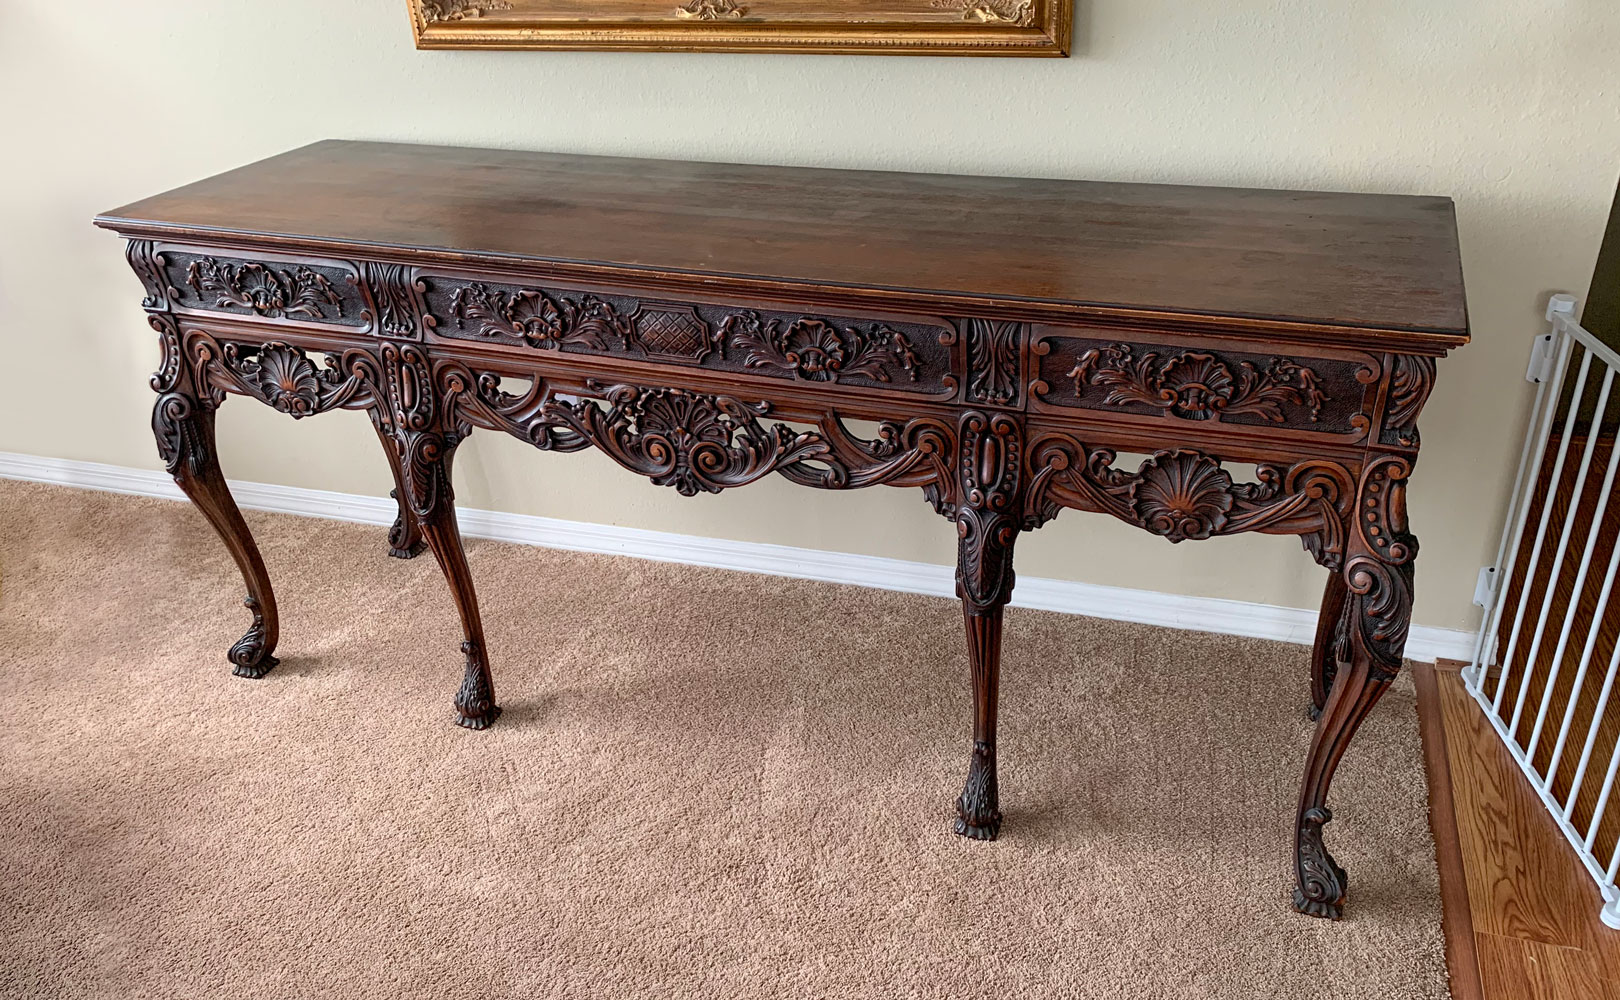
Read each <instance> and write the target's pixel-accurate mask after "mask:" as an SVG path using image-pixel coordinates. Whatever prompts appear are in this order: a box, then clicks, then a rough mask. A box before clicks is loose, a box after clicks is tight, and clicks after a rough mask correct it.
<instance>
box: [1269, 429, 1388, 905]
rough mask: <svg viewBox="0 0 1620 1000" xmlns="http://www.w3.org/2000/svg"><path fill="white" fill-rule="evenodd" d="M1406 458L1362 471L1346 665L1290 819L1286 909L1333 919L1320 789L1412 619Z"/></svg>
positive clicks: (1335, 886) (1352, 546)
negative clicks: (1291, 877)
mask: <svg viewBox="0 0 1620 1000" xmlns="http://www.w3.org/2000/svg"><path fill="white" fill-rule="evenodd" d="M1410 472H1411V462H1410V460H1409V459H1405V458H1400V457H1384V458H1378V459H1375V460H1373V461H1372V462H1370V463H1369V464H1368V466H1367V469H1366V471H1364V472H1363V473H1362V477H1361V486H1360V489H1359V490H1358V495H1357V497H1356V505H1355V507H1354V513H1353V518H1354V524H1353V525H1350V526H1348V527H1349V528H1350V531H1349V536H1350V538H1349V542H1348V544H1347V546H1346V551H1345V561H1344V583H1345V589H1346V591H1347V595H1346V600H1347V607H1346V612H1347V619H1346V624H1347V630H1348V636H1347V639H1348V642H1347V645H1348V647H1349V648H1348V650H1347V652H1348V654H1349V657H1348V662H1347V663H1346V664H1344V665H1343V666H1341V667H1340V668H1339V670H1338V675H1337V677H1336V678H1335V679H1334V681H1333V687H1332V690H1331V691H1330V692H1329V694H1328V696H1327V701H1326V704H1325V705H1324V706H1323V710H1322V715H1321V718H1320V719H1318V720H1317V723H1316V736H1315V739H1314V740H1313V741H1312V744H1311V751H1310V756H1309V757H1308V758H1307V760H1306V764H1305V782H1304V785H1303V787H1302V788H1301V789H1300V796H1299V814H1298V819H1297V824H1296V850H1295V874H1296V876H1297V883H1296V885H1295V888H1294V908H1295V909H1297V910H1299V911H1300V912H1301V913H1307V914H1310V915H1311V916H1314V917H1329V918H1332V919H1338V918H1339V917H1340V916H1341V915H1342V914H1343V912H1344V900H1345V895H1346V892H1347V888H1348V883H1347V880H1346V876H1345V872H1344V869H1343V868H1340V867H1339V866H1338V864H1337V863H1336V862H1335V861H1334V860H1333V856H1332V855H1331V854H1329V853H1328V850H1327V847H1326V846H1325V845H1324V844H1323V842H1322V827H1323V825H1324V824H1326V823H1327V822H1328V821H1329V820H1331V819H1332V818H1333V813H1332V812H1331V811H1330V810H1329V809H1328V805H1327V795H1328V786H1329V784H1331V783H1332V781H1333V772H1334V771H1335V770H1336V769H1337V768H1338V766H1339V761H1340V759H1342V758H1343V756H1344V752H1345V749H1346V748H1347V747H1348V746H1349V745H1350V740H1351V738H1352V737H1354V736H1355V733H1356V730H1357V728H1359V727H1360V725H1361V722H1362V720H1363V719H1365V718H1366V717H1367V714H1368V713H1369V712H1371V711H1372V708H1373V706H1374V705H1376V704H1377V703H1378V699H1379V698H1380V697H1381V696H1382V695H1383V693H1384V690H1385V689H1386V688H1388V687H1389V683H1390V681H1392V680H1394V678H1395V675H1396V673H1397V672H1398V671H1399V670H1400V668H1401V656H1402V653H1403V652H1404V651H1405V648H1406V635H1407V631H1408V629H1409V628H1410V626H1411V621H1412V579H1413V560H1414V558H1415V557H1416V556H1417V539H1416V538H1413V537H1412V536H1411V534H1409V533H1408V532H1407V530H1406V509H1405V487H1406V477H1407V476H1408V475H1409V474H1410Z"/></svg>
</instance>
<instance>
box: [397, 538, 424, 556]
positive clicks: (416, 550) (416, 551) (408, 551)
mask: <svg viewBox="0 0 1620 1000" xmlns="http://www.w3.org/2000/svg"><path fill="white" fill-rule="evenodd" d="M389 538H390V539H391V538H393V536H392V535H389ZM427 547H428V543H427V542H425V541H423V540H422V539H417V540H416V543H415V544H413V545H411V546H410V547H408V548H400V547H399V546H397V545H395V544H393V543H392V542H390V543H389V545H388V554H389V555H390V556H393V557H394V558H395V559H415V558H416V557H417V556H419V555H421V554H422V553H424V552H426V551H427Z"/></svg>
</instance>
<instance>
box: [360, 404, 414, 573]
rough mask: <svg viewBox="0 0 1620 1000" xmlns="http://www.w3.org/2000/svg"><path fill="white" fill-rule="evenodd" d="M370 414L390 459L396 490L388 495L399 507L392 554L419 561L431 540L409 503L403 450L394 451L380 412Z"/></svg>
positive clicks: (391, 531) (391, 539)
mask: <svg viewBox="0 0 1620 1000" xmlns="http://www.w3.org/2000/svg"><path fill="white" fill-rule="evenodd" d="M370 414H371V425H372V427H374V428H376V430H377V437H378V439H379V440H381V441H382V446H383V454H384V455H386V456H387V457H388V468H389V471H391V472H392V473H393V474H394V488H393V489H391V490H389V491H388V496H389V498H390V499H392V500H394V501H396V502H397V503H398V505H399V513H398V514H397V515H395V517H394V525H393V527H391V528H389V529H388V554H389V555H391V556H393V557H394V558H395V559H415V558H416V557H417V556H419V555H421V554H422V553H423V551H425V550H426V549H427V547H428V544H427V539H426V538H424V537H422V526H421V525H420V524H418V523H417V520H416V515H415V514H414V513H413V512H412V511H411V507H410V504H408V503H406V502H405V470H404V469H402V468H401V467H400V464H399V450H398V449H397V448H395V447H394V438H393V435H392V433H391V432H390V431H389V430H388V426H387V423H386V421H385V418H384V417H383V416H382V414H381V413H380V412H379V411H377V410H375V409H373V410H371V411H370Z"/></svg>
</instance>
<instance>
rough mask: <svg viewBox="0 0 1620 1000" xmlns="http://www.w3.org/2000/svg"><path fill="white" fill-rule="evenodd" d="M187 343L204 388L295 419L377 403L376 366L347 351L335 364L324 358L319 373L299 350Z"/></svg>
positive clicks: (205, 338)
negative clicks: (234, 395)
mask: <svg viewBox="0 0 1620 1000" xmlns="http://www.w3.org/2000/svg"><path fill="white" fill-rule="evenodd" d="M187 341H188V343H189V344H190V347H191V353H192V355H193V356H194V357H195V359H196V366H197V370H198V372H199V373H201V378H202V379H203V381H204V382H205V383H206V384H207V385H208V386H210V387H211V388H213V389H215V390H219V391H224V392H236V393H240V394H242V395H244V396H252V397H254V398H255V399H258V400H260V401H262V402H264V403H267V404H269V405H270V406H272V407H274V408H275V409H277V410H280V411H281V412H282V413H286V414H289V415H290V416H292V417H293V418H294V419H298V418H302V417H307V416H310V415H311V414H315V413H324V412H326V411H327V410H335V409H340V408H341V409H351V410H358V409H366V408H368V407H370V406H372V405H373V403H374V402H375V399H376V397H375V389H376V387H377V385H378V383H379V375H378V372H377V368H376V361H375V359H374V358H372V356H371V355H370V354H368V353H367V352H365V351H358V350H350V351H346V352H345V353H344V355H343V358H342V361H341V362H340V363H339V362H334V361H333V359H332V358H330V357H328V358H327V359H326V365H325V366H324V367H318V366H317V365H316V364H315V362H314V361H312V360H311V359H310V358H309V356H308V355H307V354H305V353H304V351H303V350H302V349H300V348H297V347H293V346H291V345H290V344H284V343H280V342H278V341H271V342H269V343H266V344H261V345H257V346H251V345H245V344H240V343H237V342H235V341H229V342H226V343H225V344H224V345H221V344H220V343H219V342H218V341H216V340H214V338H213V337H211V336H209V335H208V334H205V333H202V332H200V331H193V332H192V333H191V334H190V335H189V336H188V337H187Z"/></svg>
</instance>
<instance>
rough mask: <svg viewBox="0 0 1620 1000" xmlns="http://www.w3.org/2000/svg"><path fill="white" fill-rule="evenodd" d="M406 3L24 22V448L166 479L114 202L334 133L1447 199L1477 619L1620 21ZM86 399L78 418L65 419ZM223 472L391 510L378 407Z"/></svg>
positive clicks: (1380, 0)
mask: <svg viewBox="0 0 1620 1000" xmlns="http://www.w3.org/2000/svg"><path fill="white" fill-rule="evenodd" d="M404 5H405V0H276V2H273V3H272V2H267V0H253V2H248V0H170V2H166V3H130V2H129V0H83V2H75V3H61V2H60V0H0V87H3V93H4V94H5V95H6V101H5V105H6V112H5V114H6V117H7V119H8V123H9V126H10V127H9V128H8V129H7V130H6V132H5V136H6V142H5V146H6V148H5V149H4V150H3V155H0V338H3V340H4V341H5V344H4V346H5V352H4V355H3V357H4V358H5V365H6V372H7V376H8V377H7V378H6V379H5V380H4V388H3V390H0V451H19V452H28V453H32V454H38V455H50V456H59V457H65V458H73V459H87V460H93V461H100V462H112V463H118V464H123V465H136V466H145V467H156V466H157V464H158V463H157V460H156V455H155V451H154V449H153V445H152V442H151V439H150V432H149V431H148V429H147V413H148V409H149V406H150V402H151V400H150V392H149V390H148V389H147V386H146V374H147V373H148V372H149V371H150V370H151V368H152V367H153V364H154V360H155V345H154V343H153V336H152V334H151V332H150V331H149V330H148V329H147V327H146V326H145V324H144V323H143V322H142V317H141V314H140V311H139V309H138V308H136V301H137V294H138V293H137V285H136V283H135V280H134V278H133V277H132V276H131V275H130V274H129V272H128V271H127V269H126V266H125V264H124V261H123V258H122V256H121V254H120V248H119V246H118V243H117V241H116V240H115V239H114V238H113V237H112V236H111V235H109V234H107V233H104V232H100V231H97V230H93V229H92V228H91V227H90V221H89V220H90V217H91V216H92V215H93V214H94V213H96V212H97V211H100V210H104V209H108V208H112V207H114V206H116V205H119V204H122V203H124V202H126V201H130V200H133V199H135V198H137V197H141V196H144V195H147V194H152V193H155V192H157V191H159V190H163V189H165V188H168V187H172V186H174V185H177V184H180V183H183V182H186V181H189V180H192V179H195V178H198V177H201V176H204V175H207V174H211V173H214V172H216V171H219V170H223V169H225V168H227V167H231V166H235V165H237V164H240V163H244V162H246V161H249V160H253V159H257V158H259V157H262V156H266V155H269V154H271V153H275V152H278V151H280V150H283V149H286V148H288V147H291V146H295V145H299V144H302V143H305V142H308V141H311V140H313V139H317V138H322V137H328V136H335V137H346V138H379V139H381V138H386V139H402V140H422V141H434V142H446V143H464V144H480V145H497V146H514V147H524V148H533V149H556V150H569V151H584V152H597V153H621V154H630V155H641V154H645V155H652V154H656V155H662V156H676V157H691V158H702V159H726V160H742V161H751V162H761V163H794V164H811V165H835V166H859V167H886V168H900V169H928V170H945V171H959V172H969V173H1000V174H1020V175H1034V176H1046V177H1089V178H1099V179H1121V180H1124V179H1129V180H1148V181H1174V182H1186V183H1216V184H1241V185H1256V186H1277V187H1304V188H1325V189H1340V190H1356V191H1390V192H1411V193H1426V194H1446V195H1451V196H1453V197H1455V198H1456V200H1457V210H1458V216H1459V219H1460V222H1461V227H1462V244H1463V258H1464V265H1465V270H1466V275H1467V281H1468V287H1469V308H1470V311H1471V314H1472V317H1473V322H1474V335H1475V338H1476V340H1475V343H1474V344H1473V345H1472V346H1470V347H1468V348H1466V349H1464V350H1462V351H1461V352H1459V353H1458V354H1456V355H1454V356H1453V357H1452V358H1450V359H1448V360H1446V361H1444V362H1442V363H1441V366H1440V380H1439V387H1438V389H1437V390H1436V392H1435V395H1434V398H1433V400H1432V401H1431V403H1430V405H1429V411H1428V414H1427V415H1426V417H1425V419H1424V421H1423V424H1422V427H1423V433H1424V443H1425V445H1426V451H1425V455H1424V458H1423V461H1422V462H1421V464H1420V465H1419V469H1418V472H1417V476H1416V479H1415V481H1414V495H1413V501H1412V518H1413V523H1414V527H1415V530H1416V531H1417V533H1418V534H1419V535H1420V537H1421V538H1422V540H1423V558H1422V559H1421V560H1420V563H1419V566H1420V570H1419V599H1418V607H1417V615H1416V617H1417V620H1418V621H1419V622H1421V623H1423V624H1427V625H1436V626H1445V627H1466V626H1468V625H1470V624H1471V623H1472V621H1473V615H1472V612H1473V609H1472V608H1471V606H1470V604H1469V598H1470V596H1471V594H1472V590H1473V578H1474V573H1475V570H1476V568H1477V567H1478V566H1479V565H1481V564H1482V563H1483V562H1485V561H1487V560H1488V559H1489V558H1490V553H1492V552H1493V551H1494V546H1495V537H1496V521H1497V519H1498V517H1499V516H1500V512H1501V508H1502V506H1503V499H1504V493H1505V491H1506V489H1507V480H1508V479H1509V478H1510V477H1511V474H1512V469H1511V468H1510V462H1511V461H1513V460H1514V458H1515V457H1516V455H1517V446H1518V445H1517V441H1518V437H1519V435H1520V433H1521V428H1522V423H1523V420H1524V414H1525V410H1526V407H1527V405H1528V393H1527V391H1526V385H1525V383H1524V382H1523V381H1522V372H1523V368H1524V357H1525V349H1526V343H1527V337H1528V335H1529V334H1530V333H1532V332H1533V331H1535V330H1536V329H1537V322H1538V315H1537V312H1538V309H1539V307H1540V303H1541V301H1542V300H1543V298H1544V296H1545V294H1546V293H1547V292H1549V291H1551V290H1554V289H1569V290H1573V291H1576V292H1584V291H1585V284H1586V282H1587V281H1588V279H1589V276H1590V273H1591V269H1592V263H1593V260H1594V258H1595V256H1596V252H1597V245H1598V240H1599V238H1600V236H1601V233H1602V229H1603V223H1604V218H1605V216H1606V214H1607V209H1608V204H1609V198H1610V196H1611V195H1612V194H1613V192H1614V185H1615V178H1616V173H1617V172H1620V111H1617V102H1620V64H1617V63H1616V61H1615V58H1614V54H1615V53H1616V52H1617V51H1620V3H1615V2H1614V0H1362V2H1357V3H1344V2H1335V3H1323V2H1319V0H1294V2H1291V3H1290V2H1281V0H1273V2H1261V0H1224V2H1219V3H1217V2H1202V3H1200V2H1190V0H1081V4H1080V9H1079V11H1078V16H1077V24H1078V29H1077V33H1076V45H1075V54H1074V57H1073V58H1071V59H1068V60H1062V61H1046V60H991V59H977V60H975V59H949V58H943V59H942V58H920V59H919V58H871V57H866V58H842V57H804V56H801V57H789V56H724V55H653V54H647V55H634V54H620V53H604V54H600V55H584V54H559V53H506V52H498V53H464V52H431V53H429V52H416V51H414V50H413V49H412V48H411V45H410V30H409V27H408V25H407V23H406V15H405V9H404ZM64 398H66V399H70V400H71V401H72V404H73V405H72V408H71V409H63V408H62V407H61V406H60V405H59V401H61V400H63V399H64ZM220 422H221V444H222V448H223V451H224V455H225V464H226V471H227V473H228V474H230V475H232V476H234V477H237V478H243V479H252V480H261V481H265V482H274V483H285V484H290V485H296V486H310V487H322V488H326V489H334V490H342V491H352V492H367V493H380V492H383V491H385V490H386V481H387V472H386V470H385V468H384V465H383V462H382V458H381V456H380V454H379V453H378V451H377V446H376V443H375V440H374V439H373V438H372V435H371V429H370V427H369V425H368V424H367V422H366V420H365V418H364V417H363V416H361V415H359V414H343V415H341V416H329V417H323V418H320V419H318V420H313V421H305V422H303V423H299V424H293V423H292V422H291V421H289V420H287V419H286V418H284V417H281V416H279V415H277V414H274V413H272V412H270V411H268V410H266V409H264V408H262V407H255V406H250V405H248V404H246V403H243V402H241V401H237V402H234V403H232V404H231V405H229V406H227V407H226V409H225V411H224V412H223V413H222V415H221V418H220ZM525 451H526V446H524V445H521V444H519V443H518V442H515V441H511V440H505V439H497V438H495V437H493V436H488V435H486V436H483V437H478V438H475V439H474V440H473V442H472V443H471V444H469V445H467V446H465V447H464V448H463V449H462V452H461V457H460V458H459V459H458V467H457V488H458V493H459V498H460V500H461V502H462V503H464V504H466V505H470V506H477V507H487V508H494V509H500V510H509V511H517V512H523V513H535V514H547V515H552V516H557V517H565V518H574V519H580V520H591V521H600V522H606V523H612V524H621V525H634V526H638V527H646V528H654V529H662V530H670V531H680V532H688V533H694V534H704V535H714V536H719V537H726V538H737V539H750V540H760V541H771V542H781V543H788V544H794V545H804V546H812V547H817V548H826V549H838V550H845V551H852V552H865V553H871V554H877V555H885V556H896V557H901V558H908V559H922V560H929V561H934V562H949V561H951V559H952V558H953V557H954V556H953V548H952V542H951V539H952V534H951V532H950V530H949V528H948V526H947V525H946V524H945V523H944V522H943V521H941V520H939V519H938V518H936V517H934V516H933V515H932V514H930V513H929V512H928V510H927V508H926V507H925V506H924V505H923V502H922V499H921V496H920V494H919V493H914V492H900V491H892V490H881V491H867V492H865V493H853V494H847V495H826V494H821V493H817V492H812V491H807V490H801V489H798V488H794V487H790V486H789V485H787V484H786V483H785V482H780V481H773V482H769V483H765V484H761V485H759V486H755V487H751V488H749V489H747V490H742V491H737V492H735V493H730V494H726V495H723V496H720V497H704V498H698V499H695V500H686V499H683V498H682V497H680V496H678V495H676V494H675V493H674V492H673V491H671V490H667V489H659V488H656V487H653V486H651V485H649V484H647V483H645V482H643V481H642V480H640V479H638V478H635V477H632V476H631V475H630V474H628V473H623V472H620V471H619V470H618V469H617V467H615V466H612V465H610V464H609V463H608V462H607V461H606V460H604V459H602V458H600V457H599V456H596V455H573V456H562V455H540V454H530V453H525ZM1019 569H1020V571H1021V572H1023V573H1025V574H1030V575H1040V576H1051V577H1061V578H1068V579H1076V580H1084V581H1088V582H1094V583H1103V584H1115V585H1121V586H1129V587H1140V588H1148V589H1154V590H1163V591H1175V592H1181V593H1187V594H1197V595H1205V596H1216V597H1227V598H1233V599H1238V600H1251V601H1263V602H1267V603H1272V604H1282V605H1292V606H1296V607H1310V606H1314V604H1315V600H1316V597H1317V595H1318V593H1319V590H1320V585H1319V579H1320V571H1319V570H1318V569H1317V568H1316V567H1315V565H1314V564H1313V563H1311V561H1310V560H1309V559H1308V558H1307V557H1306V556H1305V555H1304V554H1303V553H1301V552H1300V551H1299V547H1298V545H1297V543H1296V542H1294V541H1293V540H1291V539H1278V538H1238V539H1221V540H1217V541H1213V542H1208V543H1194V544H1190V545H1182V546H1177V547H1174V548H1172V547H1171V546H1169V545H1167V544H1166V543H1165V542H1163V541H1162V540H1160V539H1157V538H1152V537H1150V536H1146V535H1137V534H1135V533H1133V532H1131V531H1129V530H1127V529H1126V528H1125V527H1123V526H1121V525H1118V524H1115V523H1112V522H1111V521H1107V520H1104V519H1102V518H1097V517H1084V516H1080V515H1076V514H1072V513H1071V514H1067V515H1065V516H1063V517H1061V518H1059V519H1058V520H1057V521H1056V522H1054V523H1053V524H1051V525H1048V526H1047V527H1046V528H1044V529H1042V530H1041V531H1040V532H1039V533H1038V534H1035V535H1033V536H1029V537H1027V538H1026V540H1025V542H1024V543H1023V545H1022V548H1021V551H1020V555H1019Z"/></svg>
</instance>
